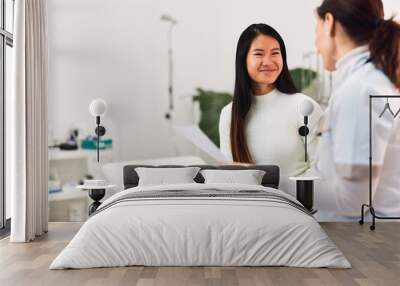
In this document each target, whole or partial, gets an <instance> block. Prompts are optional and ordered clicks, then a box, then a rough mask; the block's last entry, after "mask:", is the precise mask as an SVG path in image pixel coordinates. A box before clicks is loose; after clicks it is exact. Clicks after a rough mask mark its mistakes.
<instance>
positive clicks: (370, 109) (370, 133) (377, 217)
mask: <svg viewBox="0 0 400 286" xmlns="http://www.w3.org/2000/svg"><path fill="white" fill-rule="evenodd" d="M374 98H386V99H388V98H400V95H370V96H369V203H368V204H362V206H361V219H360V221H359V223H360V224H361V225H362V224H364V209H365V208H368V209H369V212H370V213H371V215H372V225H370V227H369V228H370V229H371V230H375V219H392V220H394V219H400V217H398V216H395V217H390V216H378V215H377V214H376V213H375V208H374V206H373V202H372V100H373V99H374Z"/></svg>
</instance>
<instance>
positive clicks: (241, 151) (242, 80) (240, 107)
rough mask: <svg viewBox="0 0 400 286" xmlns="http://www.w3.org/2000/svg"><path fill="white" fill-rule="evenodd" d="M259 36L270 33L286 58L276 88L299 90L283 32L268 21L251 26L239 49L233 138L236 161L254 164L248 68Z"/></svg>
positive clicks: (231, 132) (238, 46)
mask: <svg viewBox="0 0 400 286" xmlns="http://www.w3.org/2000/svg"><path fill="white" fill-rule="evenodd" d="M259 35H266V36H270V37H272V38H274V39H275V40H277V41H278V43H279V46H280V50H281V55H282V59H283V68H282V71H281V73H280V74H279V76H278V78H277V79H276V81H275V83H274V84H275V88H276V89H277V90H279V91H280V92H283V93H287V94H293V93H296V92H298V90H297V88H296V87H295V85H294V82H293V79H292V77H291V76H290V73H289V68H288V66H287V61H286V47H285V43H284V42H283V39H282V37H281V35H279V33H278V32H277V31H276V30H275V29H274V28H272V27H271V26H268V25H266V24H253V25H250V26H249V27H247V28H246V29H245V30H244V31H243V33H242V34H241V35H240V38H239V41H238V44H237V48H236V66H235V90H234V93H233V101H232V117H231V130H230V141H231V150H232V157H233V161H235V162H243V163H253V159H252V156H251V154H250V151H249V148H248V145H247V141H246V137H245V122H246V116H247V113H248V112H249V110H250V106H251V101H252V93H251V86H252V84H251V83H252V80H251V78H250V76H249V73H248V71H247V54H248V52H249V49H250V46H251V43H252V42H253V40H254V39H255V38H256V37H257V36H259Z"/></svg>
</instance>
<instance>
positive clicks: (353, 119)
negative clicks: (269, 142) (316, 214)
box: [315, 0, 400, 216]
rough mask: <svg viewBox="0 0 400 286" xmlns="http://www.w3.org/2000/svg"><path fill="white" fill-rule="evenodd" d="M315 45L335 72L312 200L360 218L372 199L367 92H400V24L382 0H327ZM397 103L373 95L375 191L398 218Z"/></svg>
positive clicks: (381, 209) (383, 208) (379, 207)
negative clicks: (389, 15)
mask: <svg viewBox="0 0 400 286" xmlns="http://www.w3.org/2000/svg"><path fill="white" fill-rule="evenodd" d="M316 46H317V49H318V51H319V53H320V54H321V56H322V59H323V63H324V66H325V68H326V69H327V70H330V71H336V72H335V74H334V84H333V95H332V97H331V99H330V102H329V105H328V108H327V110H326V114H325V123H324V128H323V130H322V137H321V138H320V143H319V147H318V151H317V161H316V169H317V170H318V172H319V173H320V176H321V177H322V180H321V181H320V182H317V185H316V194H315V200H316V201H315V205H316V207H317V209H321V210H328V211H332V212H334V213H336V214H340V215H345V216H359V215H360V208H361V205H362V204H363V203H367V202H368V186H369V172H368V171H369V95H396V94H398V91H399V88H400V25H399V24H398V23H397V22H395V21H394V20H393V19H388V20H385V19H384V12H383V4H382V2H381V0H324V1H323V3H322V4H321V6H319V7H318V8H317V28H316ZM386 103H388V105H385V104H386ZM389 106H390V110H389V108H388V107H389ZM385 107H386V109H385ZM399 108H400V99H390V100H388V101H386V99H384V98H382V99H380V98H378V99H374V100H373V105H372V134H373V135H372V145H373V158H372V193H373V201H374V207H375V210H376V212H377V213H379V214H382V215H392V216H393V215H395V216H400V129H399V127H400V125H399V121H400V113H399V114H398V115H397V118H394V115H395V114H396V112H397V111H398V110H399ZM392 113H393V114H392Z"/></svg>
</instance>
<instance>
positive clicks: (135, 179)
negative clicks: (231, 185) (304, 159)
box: [124, 165, 279, 189]
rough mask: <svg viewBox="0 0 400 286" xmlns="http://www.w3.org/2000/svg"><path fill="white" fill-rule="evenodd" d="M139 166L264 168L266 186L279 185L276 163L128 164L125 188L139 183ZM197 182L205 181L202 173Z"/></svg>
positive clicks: (229, 168)
mask: <svg viewBox="0 0 400 286" xmlns="http://www.w3.org/2000/svg"><path fill="white" fill-rule="evenodd" d="M137 167H147V168H182V167H199V168H201V170H204V169H218V170H263V171H265V175H264V177H263V179H262V185H263V186H264V187H271V188H275V189H277V188H278V187H279V167H278V166H276V165H252V166H240V165H221V166H211V165H190V166H183V165H159V166H154V165H126V166H125V167H124V189H128V188H133V187H136V186H137V185H138V183H139V176H138V174H137V173H136V171H135V168H137ZM194 180H195V181H196V182H197V183H204V178H203V176H202V175H201V174H200V172H199V173H198V174H197V176H196V177H195V178H194Z"/></svg>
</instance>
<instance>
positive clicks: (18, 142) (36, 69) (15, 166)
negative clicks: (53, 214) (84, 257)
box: [6, 0, 48, 242]
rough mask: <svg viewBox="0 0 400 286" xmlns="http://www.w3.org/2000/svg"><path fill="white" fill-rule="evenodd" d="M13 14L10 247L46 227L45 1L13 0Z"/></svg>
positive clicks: (46, 56)
mask: <svg viewBox="0 0 400 286" xmlns="http://www.w3.org/2000/svg"><path fill="white" fill-rule="evenodd" d="M14 11H15V18H14V31H15V32H14V48H13V50H14V63H15V65H14V71H13V93H12V98H11V106H12V110H11V114H10V116H9V121H10V124H9V126H10V133H9V134H10V136H11V138H10V141H9V142H11V143H10V145H11V146H9V148H8V150H10V162H9V166H10V168H11V170H10V171H11V172H10V178H9V179H10V187H11V204H12V206H11V236H10V241H12V242H27V241H31V240H33V239H35V237H36V236H40V235H42V234H43V233H45V232H47V226H48V197H47V195H48V192H47V190H48V186H47V181H48V157H47V156H48V153H47V152H48V146H47V142H48V141H47V74H48V48H47V17H46V0H17V1H16V2H15V10H14ZM6 148H7V147H6Z"/></svg>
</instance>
